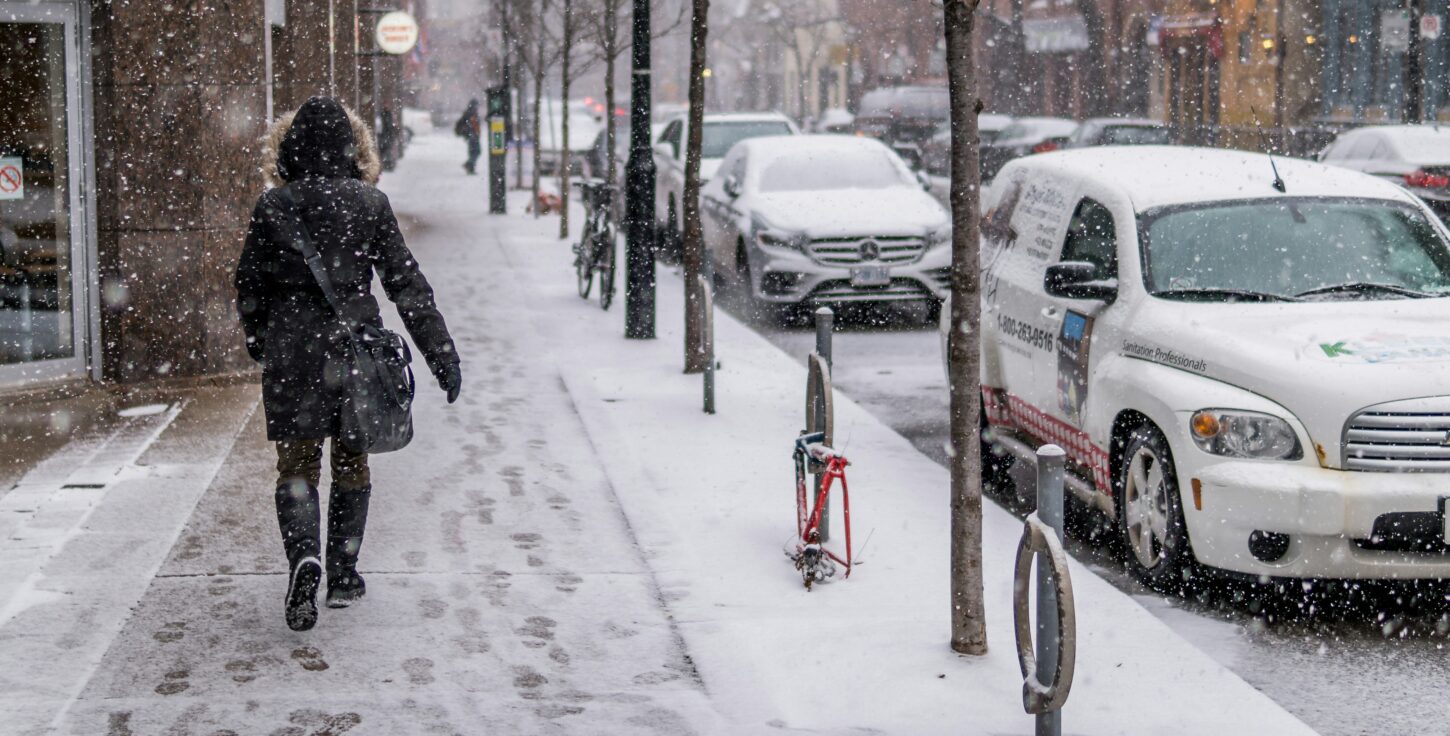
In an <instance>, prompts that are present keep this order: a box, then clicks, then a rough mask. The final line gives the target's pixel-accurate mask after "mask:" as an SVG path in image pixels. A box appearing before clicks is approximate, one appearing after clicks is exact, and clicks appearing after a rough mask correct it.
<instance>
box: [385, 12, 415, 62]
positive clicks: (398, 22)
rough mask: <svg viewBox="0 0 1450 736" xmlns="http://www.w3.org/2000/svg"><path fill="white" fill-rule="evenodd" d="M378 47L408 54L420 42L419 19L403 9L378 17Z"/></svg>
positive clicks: (392, 52) (393, 52)
mask: <svg viewBox="0 0 1450 736" xmlns="http://www.w3.org/2000/svg"><path fill="white" fill-rule="evenodd" d="M377 39H378V48H379V49H382V50H383V51H384V52H386V53H389V54H406V53H408V52H409V51H412V50H413V47H414V46H416V45H417V44H418V21H416V20H413V16H412V15H409V14H408V13H407V12H405V11H402V10H395V11H393V12H391V13H388V14H387V15H384V16H383V17H381V18H379V19H378V31H377Z"/></svg>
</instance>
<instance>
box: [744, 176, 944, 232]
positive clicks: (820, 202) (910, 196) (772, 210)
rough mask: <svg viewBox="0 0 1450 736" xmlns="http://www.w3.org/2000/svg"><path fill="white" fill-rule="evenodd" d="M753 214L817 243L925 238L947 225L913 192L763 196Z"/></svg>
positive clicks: (937, 209) (932, 203)
mask: <svg viewBox="0 0 1450 736" xmlns="http://www.w3.org/2000/svg"><path fill="white" fill-rule="evenodd" d="M750 208H751V210H752V211H754V212H757V213H759V214H760V215H761V216H762V217H764V218H765V219H766V220H768V221H769V222H770V224H772V225H774V226H775V227H778V228H781V229H783V230H789V231H791V232H803V233H806V234H807V235H809V236H810V237H813V238H829V237H837V236H840V237H856V236H862V235H921V234H923V233H924V232H926V231H929V230H936V229H938V228H941V227H943V226H945V225H946V224H947V223H948V222H949V218H948V216H947V213H946V210H945V209H943V208H942V206H941V204H939V203H938V202H937V201H936V200H935V199H932V197H931V195H929V194H927V193H926V192H924V191H922V190H921V189H918V188H916V187H911V186H901V187H890V188H887V189H829V190H813V191H807V192H765V193H761V194H757V195H756V196H755V197H754V198H753V201H752V202H751V207H750Z"/></svg>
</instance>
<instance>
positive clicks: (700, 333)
mask: <svg viewBox="0 0 1450 736" xmlns="http://www.w3.org/2000/svg"><path fill="white" fill-rule="evenodd" d="M693 3H694V13H693V17H691V18H690V123H689V127H688V129H689V136H688V140H687V141H686V142H685V192H684V195H683V196H684V198H685V201H684V202H683V205H684V217H685V222H684V227H685V253H684V256H685V372H686V373H700V372H703V371H704V370H705V344H704V324H703V322H704V320H702V319H701V317H702V315H701V314H700V308H701V305H702V304H703V303H704V297H705V295H704V294H703V293H702V290H701V287H700V279H699V278H698V277H699V276H700V274H701V273H703V271H702V270H701V266H702V265H703V263H704V260H705V259H704V256H705V235H704V232H703V231H702V230H701V227H700V145H701V136H702V132H703V131H702V130H701V129H702V128H703V127H704V121H705V36H706V34H707V33H708V32H709V15H710V0H693Z"/></svg>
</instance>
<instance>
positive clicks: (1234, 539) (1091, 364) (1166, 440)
mask: <svg viewBox="0 0 1450 736" xmlns="http://www.w3.org/2000/svg"><path fill="white" fill-rule="evenodd" d="M1273 164H1274V166H1271V161H1270V159H1269V157H1267V156H1264V155H1261V154H1252V153H1245V152H1238V151H1227V150H1215V149H1200V148H1182V147H1158V146H1145V147H1136V148H1132V149H1112V150H1110V149H1104V148H1092V149H1083V150H1073V151H1064V152H1059V153H1050V154H1046V155H1042V156H1032V157H1028V158H1023V159H1019V160H1016V161H1013V162H1011V163H1009V164H1007V166H1006V167H1005V168H1004V169H1003V170H1002V173H1001V175H1000V176H999V177H998V180H997V182H996V184H995V185H994V186H993V187H992V188H991V189H990V191H989V192H988V193H987V195H986V198H985V200H986V201H985V202H984V205H985V214H984V215H983V221H982V232H983V236H982V250H981V258H982V268H983V273H982V282H981V284H982V285H981V293H982V300H983V309H982V314H983V315H984V319H983V320H982V325H981V339H982V373H981V377H982V387H983V388H982V396H983V398H982V400H983V408H984V421H985V422H987V423H988V425H989V426H990V428H991V430H992V431H991V432H990V433H989V435H990V436H992V437H994V438H995V440H994V442H995V444H994V449H995V450H996V451H998V452H1003V453H1006V454H1007V455H1008V456H1010V457H1017V458H1025V457H1028V456H1030V455H1031V453H1032V452H1033V451H1035V449H1036V448H1037V446H1039V445H1042V444H1046V443H1048V442H1052V443H1056V444H1058V445H1060V446H1062V447H1063V448H1065V449H1066V450H1067V453H1068V457H1069V459H1070V463H1069V467H1070V469H1071V471H1072V472H1070V473H1069V478H1068V484H1067V485H1068V488H1069V489H1070V490H1071V491H1072V492H1073V493H1074V494H1075V495H1077V496H1078V497H1080V498H1081V499H1082V500H1083V501H1086V502H1087V503H1089V504H1091V505H1094V506H1096V507H1098V508H1100V509H1102V510H1103V511H1105V512H1107V514H1108V515H1109V516H1110V517H1111V519H1112V521H1113V524H1114V526H1115V527H1116V530H1117V534H1118V535H1119V536H1120V538H1121V539H1122V541H1123V547H1124V548H1125V549H1126V550H1127V562H1128V567H1129V569H1130V571H1131V572H1132V573H1133V574H1134V575H1135V576H1136V577H1137V578H1138V579H1140V580H1142V581H1143V582H1145V583H1147V584H1149V585H1152V586H1155V587H1158V588H1160V589H1167V588H1172V587H1175V586H1177V585H1179V584H1180V582H1181V581H1182V580H1183V576H1184V575H1185V574H1187V573H1189V572H1190V571H1191V570H1193V569H1195V567H1194V565H1195V563H1197V564H1199V565H1202V566H1207V567H1208V568H1209V569H1217V570H1227V571H1232V572H1235V573H1246V574H1249V575H1253V576H1262V577H1274V578H1401V579H1405V578H1408V579H1414V578H1439V579H1443V578H1445V577H1446V576H1447V575H1450V556H1447V555H1446V550H1447V547H1450V545H1447V542H1446V540H1447V539H1450V535H1447V532H1450V521H1447V515H1446V512H1447V508H1446V504H1447V501H1446V497H1447V495H1450V494H1447V492H1446V490H1445V488H1446V476H1445V473H1447V472H1450V447H1447V446H1446V441H1445V439H1446V437H1450V337H1447V335H1446V329H1445V328H1446V317H1445V315H1446V314H1447V309H1450V300H1447V296H1450V231H1447V230H1446V229H1445V227H1444V226H1443V225H1442V224H1440V223H1439V222H1438V221H1436V220H1435V218H1434V213H1433V212H1431V211H1430V210H1429V209H1428V208H1427V207H1426V206H1425V205H1424V204H1423V203H1422V202H1420V201H1418V200H1417V199H1415V198H1414V197H1413V196H1411V195H1410V194H1409V193H1407V192H1406V191H1405V190H1404V189H1402V188H1400V187H1397V186H1393V185H1391V184H1389V183H1387V182H1385V181H1383V180H1380V179H1376V178H1375V177H1371V176H1366V175H1364V174H1360V173H1357V172H1353V171H1347V170H1344V169H1337V168H1334V167H1330V166H1324V165H1322V164H1318V163H1313V162H1308V161H1300V160H1294V159H1284V158H1278V159H1274V161H1273ZM1275 166H1276V167H1277V174H1276V173H1275V168H1274V167H1275ZM1029 205H1030V206H1029ZM947 329H949V324H948V321H947V320H943V325H942V330H943V332H945V330H947ZM994 467H995V466H994ZM984 470H988V469H987V468H984Z"/></svg>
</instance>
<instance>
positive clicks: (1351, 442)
mask: <svg viewBox="0 0 1450 736" xmlns="http://www.w3.org/2000/svg"><path fill="white" fill-rule="evenodd" d="M1344 467H1345V468H1347V469H1349V470H1372V471H1381V472H1391V473H1396V472H1397V473H1406V472H1409V473H1450V413H1431V412H1391V411H1362V412H1360V413H1359V414H1356V415H1355V416H1354V417H1353V418H1352V419H1350V420H1349V424H1348V425H1346V426H1345V429H1344Z"/></svg>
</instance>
